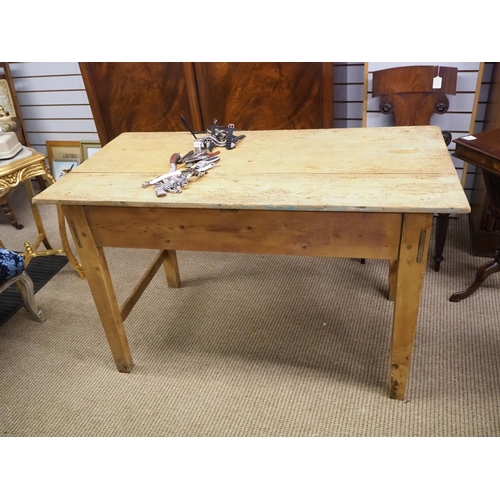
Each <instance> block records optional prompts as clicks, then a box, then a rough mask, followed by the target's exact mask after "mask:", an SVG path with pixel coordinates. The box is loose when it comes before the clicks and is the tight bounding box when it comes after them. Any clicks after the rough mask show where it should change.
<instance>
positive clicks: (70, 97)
mask: <svg viewBox="0 0 500 500" xmlns="http://www.w3.org/2000/svg"><path fill="white" fill-rule="evenodd" d="M17 98H18V100H19V104H20V105H21V106H50V105H55V106H58V105H68V106H71V105H75V104H86V105H88V104H89V100H88V97H87V92H85V90H52V91H50V92H36V91H32V90H26V91H24V92H17ZM89 109H90V108H89Z"/></svg>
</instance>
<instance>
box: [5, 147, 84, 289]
mask: <svg viewBox="0 0 500 500" xmlns="http://www.w3.org/2000/svg"><path fill="white" fill-rule="evenodd" d="M34 178H37V179H38V180H39V179H40V178H41V179H43V180H45V181H47V183H48V184H54V182H55V181H54V178H53V177H52V175H50V173H49V172H48V170H47V164H46V163H45V156H44V155H43V154H41V153H39V152H38V151H35V150H34V149H31V148H28V147H24V148H23V150H22V151H21V152H19V153H18V154H17V155H16V157H14V158H12V159H10V160H2V161H0V196H1V195H2V193H3V192H4V191H7V190H9V189H12V188H14V187H16V186H17V185H18V184H20V183H21V182H23V183H24V185H25V187H26V190H27V192H28V197H29V200H30V206H31V212H32V213H33V218H34V220H35V224H36V227H37V230H38V235H37V237H36V238H35V241H34V242H33V243H31V244H30V243H28V242H26V243H25V244H24V248H25V251H24V252H23V253H22V254H21V255H22V256H23V257H24V261H25V265H26V266H28V264H29V262H30V261H31V259H32V258H34V257H40V256H47V255H58V254H65V255H66V257H67V258H68V261H69V262H70V264H71V265H72V266H73V267H74V268H75V270H76V272H77V273H78V275H79V276H80V278H82V279H83V278H85V273H84V271H83V268H82V266H81V265H80V263H79V262H78V260H77V259H76V257H75V256H74V254H73V252H72V251H71V247H70V245H69V241H68V235H67V232H66V223H65V219H64V215H63V212H62V209H61V208H60V207H59V206H58V207H57V217H58V223H59V232H60V234H61V244H62V248H53V247H52V246H51V245H50V243H49V241H48V238H47V234H46V232H45V227H44V225H43V221H42V217H41V215H40V211H39V209H38V207H37V206H36V205H35V204H34V203H33V202H32V201H31V200H32V198H33V197H34V196H35V192H34V190H33V186H32V184H31V179H34ZM42 243H43V245H44V247H45V250H38V247H39V246H40V245H41V244H42ZM0 246H2V247H4V244H3V243H2V241H1V240H0Z"/></svg>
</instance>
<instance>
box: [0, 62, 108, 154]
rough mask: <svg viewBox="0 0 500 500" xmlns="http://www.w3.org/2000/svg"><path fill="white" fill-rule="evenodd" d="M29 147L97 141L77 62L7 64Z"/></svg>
mask: <svg viewBox="0 0 500 500" xmlns="http://www.w3.org/2000/svg"><path fill="white" fill-rule="evenodd" d="M9 67H10V70H11V73H12V77H13V79H14V86H15V89H16V93H17V98H18V100H19V104H20V106H21V112H22V114H23V118H24V122H25V126H26V132H27V134H28V137H29V140H30V143H31V146H32V147H33V148H34V149H36V150H37V151H40V153H43V154H45V155H46V154H47V149H46V145H45V143H46V141H98V140H99V137H98V135H97V129H96V127H95V124H94V119H93V117H92V112H91V109H90V105H89V101H88V99H87V93H86V92H85V86H84V84H83V79H82V76H81V73H80V67H79V65H78V63H77V62H64V63H58V62H19V63H9Z"/></svg>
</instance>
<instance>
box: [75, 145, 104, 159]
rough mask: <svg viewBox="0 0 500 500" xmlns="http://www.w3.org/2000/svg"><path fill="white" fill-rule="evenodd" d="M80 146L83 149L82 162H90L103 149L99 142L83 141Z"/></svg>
mask: <svg viewBox="0 0 500 500" xmlns="http://www.w3.org/2000/svg"><path fill="white" fill-rule="evenodd" d="M80 146H81V149H82V161H85V160H88V159H89V158H90V157H91V156H92V155H94V154H95V153H97V152H98V151H99V150H100V149H101V143H100V142H99V141H82V142H80Z"/></svg>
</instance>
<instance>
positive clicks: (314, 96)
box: [80, 62, 333, 145]
mask: <svg viewBox="0 0 500 500" xmlns="http://www.w3.org/2000/svg"><path fill="white" fill-rule="evenodd" d="M80 69H81V72H82V77H83V81H84V83H85V88H86V91H87V95H88V98H89V102H90V106H91V109H92V113H93V116H94V120H95V123H96V127H97V132H98V135H99V139H100V142H101V144H102V145H104V144H106V143H108V142H109V141H110V140H111V139H113V138H115V137H116V136H118V135H119V134H120V133H122V132H160V131H180V130H186V127H185V125H184V124H183V122H182V120H181V115H182V116H183V117H184V118H185V119H186V121H187V122H188V124H189V125H190V126H191V128H192V129H193V130H195V131H203V130H206V129H207V128H208V127H210V125H211V124H212V121H213V120H214V119H217V122H218V123H219V124H220V125H227V124H229V123H234V124H235V127H236V128H237V129H240V130H271V129H308V128H330V127H333V63H321V62H312V63H311V62H308V63H256V62H255V63H253V62H242V63H182V62H175V63H171V62H168V63H138V62H125V63H124V62H118V63H116V62H115V63H103V62H92V63H80Z"/></svg>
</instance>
